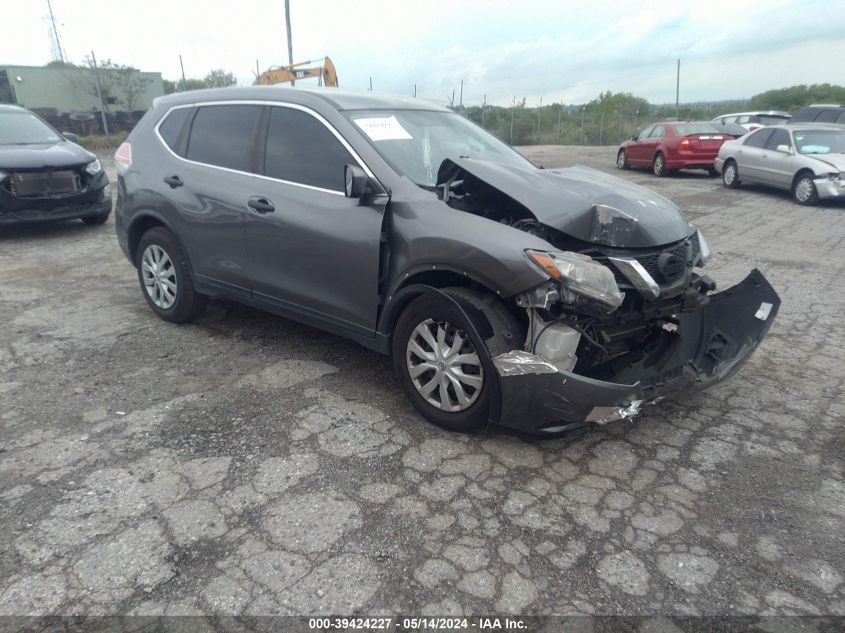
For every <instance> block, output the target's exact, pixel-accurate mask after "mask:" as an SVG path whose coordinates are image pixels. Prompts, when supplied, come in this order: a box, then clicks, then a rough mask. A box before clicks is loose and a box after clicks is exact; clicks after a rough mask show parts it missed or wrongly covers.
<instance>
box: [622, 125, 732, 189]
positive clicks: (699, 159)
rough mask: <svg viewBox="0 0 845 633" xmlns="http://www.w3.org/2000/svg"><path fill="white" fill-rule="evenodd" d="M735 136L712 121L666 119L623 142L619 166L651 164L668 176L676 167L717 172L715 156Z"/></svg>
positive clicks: (652, 167)
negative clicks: (717, 126)
mask: <svg viewBox="0 0 845 633" xmlns="http://www.w3.org/2000/svg"><path fill="white" fill-rule="evenodd" d="M731 138H732V137H731V136H730V135H729V134H726V133H723V132H721V131H720V130H719V129H717V128H716V127H715V126H714V125H713V124H712V123H708V122H700V121H663V122H662V123H656V124H654V125H650V126H648V127H646V128H645V129H643V130H642V131H641V132H639V133H638V134H634V135H633V136H632V137H631V138H630V139H629V140H627V141H625V142H624V143H622V145H621V146H620V147H619V151H618V152H617V153H616V166H617V167H618V168H619V169H628V168H629V167H648V168H650V169H651V170H652V171H653V172H654V175H655V176H667V175H668V174H669V173H671V172H672V171H673V170H675V169H706V170H707V171H708V172H709V173H710V175H712V176H715V175H716V172H715V171H713V159H715V158H716V154H717V153H718V151H719V147H721V145H722V143H724V142H725V141H729V140H730V139H731Z"/></svg>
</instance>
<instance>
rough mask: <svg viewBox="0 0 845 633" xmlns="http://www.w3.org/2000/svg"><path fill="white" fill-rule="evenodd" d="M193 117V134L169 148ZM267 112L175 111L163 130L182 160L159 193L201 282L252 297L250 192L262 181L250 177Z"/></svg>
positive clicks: (169, 168)
mask: <svg viewBox="0 0 845 633" xmlns="http://www.w3.org/2000/svg"><path fill="white" fill-rule="evenodd" d="M186 112H189V113H190V114H189V116H190V120H189V121H188V126H189V127H188V128H186V129H185V131H184V132H182V134H181V135H180V140H178V141H173V140H171V142H168V140H167V139H168V138H170V135H171V134H172V130H171V129H170V127H171V124H175V123H178V121H179V119H181V118H182V117H184V116H185V113H186ZM260 113H261V106H259V105H245V104H219V105H218V104H214V105H201V106H200V107H197V108H196V109H190V110H189V109H183V108H174V109H173V110H171V112H170V114H169V115H168V116H167V117H166V118H165V119H164V120H163V121H162V123H161V124H160V125H159V126H158V134H159V136H160V137H161V139H162V141H163V142H165V145H167V146H168V148H170V151H171V152H173V153H174V154H175V155H176V156H177V158H176V159H174V160H168V161H164V162H163V164H162V165H161V166H160V176H161V178H158V179H157V182H156V186H157V187H158V191H159V192H160V193H161V194H162V198H164V199H166V200H167V201H168V202H169V203H170V204H172V205H173V207H175V211H176V216H177V218H178V226H177V232H178V234H179V239H180V240H181V241H182V243H183V244H184V245H185V248H186V249H187V251H188V256H189V258H190V261H191V266H192V268H193V272H194V274H195V275H197V277H198V281H200V282H201V283H206V284H210V285H211V286H213V287H215V288H217V289H220V290H222V291H224V292H226V293H228V294H233V295H237V296H245V297H248V296H249V278H248V274H247V256H246V235H245V222H246V208H245V206H244V204H243V201H242V198H243V194H242V192H243V191H249V190H250V184H251V183H252V182H253V180H254V179H255V176H254V175H252V174H251V173H250V172H252V171H253V170H254V168H255V167H254V165H255V160H256V155H255V145H254V143H255V137H256V133H257V131H258V122H259V117H260ZM173 127H174V129H175V127H176V126H175V125H174V126H173ZM171 145H174V146H175V149H174V147H171Z"/></svg>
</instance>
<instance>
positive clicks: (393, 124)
mask: <svg viewBox="0 0 845 633" xmlns="http://www.w3.org/2000/svg"><path fill="white" fill-rule="evenodd" d="M355 125H357V126H358V127H359V128H361V129H362V130H363V131H364V133H365V134H366V135H367V136H369V137H370V140H373V141H407V140H409V139H412V138H414V137H413V136H411V135H410V134H408V130H406V129H405V128H403V127H402V124H401V123H399V121H397V120H396V117H395V116H380V117H368V118H365V119H355Z"/></svg>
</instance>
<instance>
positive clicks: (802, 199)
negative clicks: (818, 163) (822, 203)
mask: <svg viewBox="0 0 845 633" xmlns="http://www.w3.org/2000/svg"><path fill="white" fill-rule="evenodd" d="M814 177H815V174H813V173H810V172H808V171H805V172H803V173H800V174H798V177H797V178H796V179H795V182H793V183H792V199H793V200H795V202H797V203H798V204H803V205H805V206H807V205H811V204H816V203H817V202H818V201H819V192H818V190H817V189H816V183H814V182H813V178H814Z"/></svg>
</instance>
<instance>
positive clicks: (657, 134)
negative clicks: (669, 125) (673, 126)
mask: <svg viewBox="0 0 845 633" xmlns="http://www.w3.org/2000/svg"><path fill="white" fill-rule="evenodd" d="M665 134H666V130H664V129H663V126H662V125H658V126H656V127H655V128H654V132H652V133H651V136H650V137H649V138H663V136H664V135H665Z"/></svg>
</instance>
